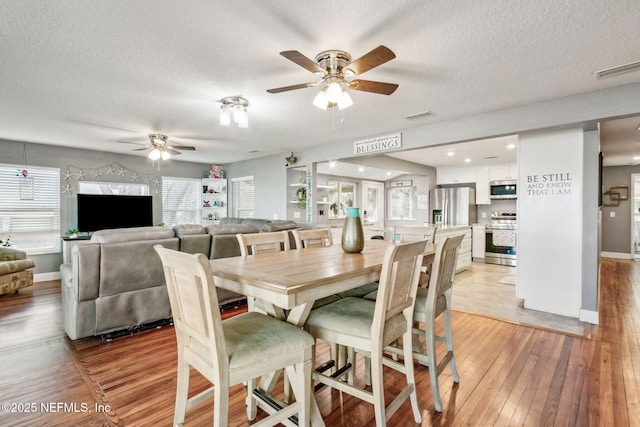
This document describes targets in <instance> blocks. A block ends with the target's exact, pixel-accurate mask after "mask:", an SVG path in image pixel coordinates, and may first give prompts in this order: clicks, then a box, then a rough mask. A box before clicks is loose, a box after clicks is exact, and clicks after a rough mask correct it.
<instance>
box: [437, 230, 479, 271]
mask: <svg viewBox="0 0 640 427" xmlns="http://www.w3.org/2000/svg"><path fill="white" fill-rule="evenodd" d="M458 234H464V238H463V239H462V243H461V244H460V252H458V263H457V264H456V272H460V271H462V270H466V269H467V268H468V267H469V266H470V265H471V246H472V244H471V227H469V226H464V225H462V226H455V225H454V226H449V227H443V228H438V230H437V231H436V240H435V243H438V242H440V241H441V240H442V239H446V238H447V237H452V236H456V235H458Z"/></svg>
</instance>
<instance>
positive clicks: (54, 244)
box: [0, 164, 60, 254]
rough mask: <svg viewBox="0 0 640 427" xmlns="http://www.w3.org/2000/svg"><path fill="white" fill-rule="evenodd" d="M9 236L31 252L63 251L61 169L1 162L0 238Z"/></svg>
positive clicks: (14, 243)
mask: <svg viewBox="0 0 640 427" xmlns="http://www.w3.org/2000/svg"><path fill="white" fill-rule="evenodd" d="M22 169H26V170H27V171H28V175H27V177H24V176H22V174H21V173H20V172H21V171H22ZM7 238H10V240H11V242H12V243H13V245H14V246H15V247H16V248H18V249H21V250H24V251H27V252H28V253H29V254H45V253H55V252H60V169H57V168H43V167H35V166H24V165H20V166H19V165H6V164H4V165H0V239H1V240H6V239H7Z"/></svg>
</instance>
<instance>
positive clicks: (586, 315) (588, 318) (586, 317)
mask: <svg viewBox="0 0 640 427" xmlns="http://www.w3.org/2000/svg"><path fill="white" fill-rule="evenodd" d="M580 321H581V322H587V323H591V324H592V325H597V324H598V322H599V316H598V312H597V311H593V310H580Z"/></svg>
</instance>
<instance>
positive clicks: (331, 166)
mask: <svg viewBox="0 0 640 427" xmlns="http://www.w3.org/2000/svg"><path fill="white" fill-rule="evenodd" d="M329 167H330V168H335V167H336V162H335V161H334V160H332V161H330V162H329Z"/></svg>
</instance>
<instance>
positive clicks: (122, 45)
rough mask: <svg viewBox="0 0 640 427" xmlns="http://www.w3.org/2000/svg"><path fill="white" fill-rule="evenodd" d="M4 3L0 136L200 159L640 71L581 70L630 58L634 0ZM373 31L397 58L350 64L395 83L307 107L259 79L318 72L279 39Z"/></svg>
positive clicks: (317, 139) (308, 141) (243, 155)
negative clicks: (227, 109) (239, 99)
mask: <svg viewBox="0 0 640 427" xmlns="http://www.w3.org/2000/svg"><path fill="white" fill-rule="evenodd" d="M0 16H1V17H2V19H1V20H0V57H1V58H2V67H0V120H1V124H0V138H2V139H9V140H18V141H31V142H37V143H47V144H58V145H64V146H69V147H83V148H89V149H96V150H103V151H111V152H120V153H130V154H134V153H132V150H133V149H134V148H137V147H136V146H135V145H132V144H128V143H123V142H118V141H127V142H141V143H144V142H145V135H146V134H148V133H151V132H159V133H165V134H167V135H169V137H170V139H171V140H172V142H173V143H177V144H185V145H194V146H196V147H197V151H196V152H195V153H188V152H185V153H183V154H182V155H181V156H180V158H181V159H182V160H191V161H201V162H207V163H228V162H233V161H238V160H243V159H248V158H255V157H260V156H265V155H271V154H277V153H288V152H290V151H296V152H299V151H303V150H304V149H305V148H309V147H313V146H317V145H319V144H326V143H332V142H339V141H344V140H357V139H360V138H362V137H364V136H369V135H376V134H381V133H385V132H390V131H398V130H401V129H405V128H409V127H413V126H421V125H424V124H425V123H433V122H437V121H443V120H451V119H455V118H459V117H464V116H469V115H477V114H481V113H484V112H490V111H496V110H501V109H507V108H512V107H517V106H522V105H527V104H531V103H535V102H540V101H544V100H549V99H554V98H559V97H563V96H568V95H573V94H578V93H583V92H590V91H594V90H597V89H603V88H607V87H611V86H617V85H622V84H627V83H631V82H637V81H640V72H638V71H635V72H631V73H627V74H624V75H620V76H617V77H612V78H607V79H601V80H597V79H595V78H594V75H593V72H594V71H596V70H600V69H604V68H609V67H613V66H617V65H622V64H626V63H629V62H633V61H637V60H639V59H640V50H639V49H638V46H639V45H638V40H640V25H638V22H639V21H638V17H639V16H640V2H638V1H637V0H633V1H623V0H590V1H588V2H585V1H584V0H563V1H558V0H536V1H532V2H525V1H518V2H514V1H512V0H494V1H488V2H478V1H471V0H466V1H462V0H460V1H455V0H454V1H446V2H445V1H431V2H427V1H424V0H414V1H389V0H385V1H370V0H350V1H348V2H344V1H333V0H328V1H323V2H304V4H302V3H298V2H291V1H286V0H271V1H259V2H243V1H235V2H229V1H220V0H209V1H204V0H202V1H195V0H194V1H189V2H184V1H180V0H136V1H130V0H110V1H100V0H75V1H72V0H66V1H59V0H49V1H44V0H38V1H35V0H20V1H15V0H0ZM381 44H383V45H386V46H388V47H389V48H390V49H391V50H393V51H394V52H395V54H396V55H397V58H396V59H394V60H392V61H390V62H388V63H386V64H383V65H381V66H380V67H377V68H375V69H373V70H371V71H369V72H367V73H365V74H363V76H362V77H363V78H365V79H369V80H378V81H384V82H392V83H398V84H399V89H398V90H397V91H396V92H395V93H394V94H393V95H391V96H384V95H375V94H370V93H365V92H356V91H353V92H352V97H353V100H354V103H355V105H354V106H353V107H351V108H349V109H347V110H344V111H343V112H339V111H337V109H332V110H328V111H321V110H319V109H317V108H316V107H314V106H312V104H311V102H312V100H313V97H314V96H315V94H316V92H317V89H316V88H308V89H302V90H297V91H292V92H286V93H281V94H269V93H267V92H266V89H269V88H274V87H280V86H287V85H292V84H297V83H305V82H310V81H316V80H317V77H316V76H314V75H313V74H311V73H309V72H308V71H306V70H305V69H303V68H301V67H299V66H297V65H296V64H294V63H292V62H290V61H288V60H286V59H285V58H283V57H281V56H280V55H279V52H281V51H284V50H298V51H300V52H301V53H302V54H304V55H306V56H308V57H310V58H312V59H313V58H314V57H315V55H316V54H317V53H319V52H321V51H323V50H327V49H341V50H345V51H347V52H349V53H350V54H351V55H352V57H353V58H357V57H359V56H362V55H363V54H365V53H366V52H368V51H370V50H371V49H373V48H375V47H376V46H378V45H381ZM234 95H241V96H244V97H246V98H247V99H248V100H249V102H250V107H249V129H239V128H237V127H221V126H220V125H219V124H218V113H217V111H218V108H219V104H218V103H217V102H216V101H217V100H219V99H221V98H222V97H225V96H234ZM426 110H429V111H431V112H432V113H433V115H432V116H431V117H429V118H427V119H424V120H419V121H409V120H406V119H405V118H404V116H407V115H411V114H415V113H419V112H423V111H426ZM636 126H637V125H636ZM136 153H138V154H140V155H144V153H141V152H136Z"/></svg>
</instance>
